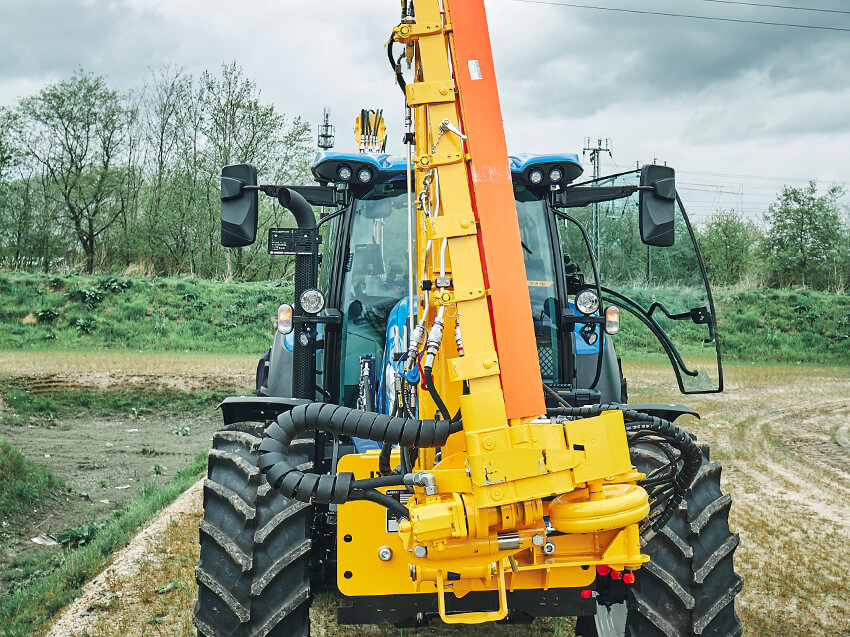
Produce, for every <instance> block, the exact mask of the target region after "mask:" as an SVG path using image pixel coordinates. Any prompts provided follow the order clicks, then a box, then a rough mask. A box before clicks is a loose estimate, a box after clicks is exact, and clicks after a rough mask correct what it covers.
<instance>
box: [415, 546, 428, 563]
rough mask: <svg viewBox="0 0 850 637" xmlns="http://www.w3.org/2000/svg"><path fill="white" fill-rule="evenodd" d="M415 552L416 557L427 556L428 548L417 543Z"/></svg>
mask: <svg viewBox="0 0 850 637" xmlns="http://www.w3.org/2000/svg"><path fill="white" fill-rule="evenodd" d="M413 554H414V555H415V556H416V557H418V558H419V559H422V558H423V557H425V556H426V555H427V554H428V549H426V548H425V547H424V546H422V545H421V544H417V545H416V546H414V547H413Z"/></svg>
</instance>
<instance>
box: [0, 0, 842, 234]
mask: <svg viewBox="0 0 850 637" xmlns="http://www.w3.org/2000/svg"><path fill="white" fill-rule="evenodd" d="M568 4H572V5H576V4H580V5H584V7H589V6H592V7H604V8H607V9H619V10H620V11H610V10H600V9H598V8H597V9H590V8H581V7H576V6H565V5H568ZM485 5H486V9H487V14H488V21H489V28H490V35H491V41H492V46H493V55H494V58H495V64H496V73H497V79H498V83H499V92H500V97H501V104H502V114H503V118H504V125H505V134H506V136H507V141H508V148H509V150H510V152H512V153H521V152H530V153H550V152H574V153H578V154H579V155H581V153H582V149H583V148H584V146H585V140H586V138H590V139H591V140H592V141H593V142H594V143H595V142H596V140H597V139H603V140H604V139H609V140H610V147H611V149H612V151H613V156H612V157H608V156H605V157H603V160H602V164H601V170H602V173H603V174H606V173H612V172H617V171H620V170H625V169H628V168H632V167H634V166H635V165H636V162H640V163H648V162H651V161H660V162H667V163H668V164H669V165H670V166H673V167H674V168H676V170H677V182H678V186H679V191H680V194H681V196H682V197H683V199H684V200H685V203H686V206H687V208H688V210H689V212H690V214H691V217H692V218H693V219H695V220H696V221H698V222H699V221H704V220H705V219H707V218H708V217H709V216H710V215H711V214H712V212H714V211H716V210H717V209H730V208H735V209H737V210H739V211H741V212H742V213H743V214H745V215H747V216H749V217H751V218H754V219H758V218H759V217H760V215H761V213H762V212H763V211H764V210H765V209H766V208H767V206H768V205H769V203H770V202H771V201H773V200H774V199H775V197H776V195H777V193H778V191H779V190H780V189H781V188H782V186H783V185H789V186H801V185H804V184H805V183H806V182H807V181H808V180H809V179H816V180H817V181H818V182H819V184H820V185H822V186H824V187H826V186H828V185H830V184H833V183H836V184H839V185H844V186H846V187H847V188H848V190H850V71H848V69H850V2H848V0H751V1H749V2H729V1H727V0H644V1H643V2H641V3H639V4H638V3H636V2H634V1H633V0H552V1H551V2H544V1H542V0H539V1H538V0H485ZM752 5H757V6H752ZM767 5H774V6H767ZM775 5H782V6H784V7H805V8H807V9H812V8H817V9H820V11H811V10H805V11H803V10H794V9H791V8H777V7H776V6H775ZM2 6H3V18H2V22H0V60H2V62H0V106H12V105H14V104H15V103H16V102H17V100H19V99H20V98H22V97H25V96H28V95H32V94H35V93H37V92H38V91H39V90H40V89H41V88H42V87H44V86H45V85H47V84H49V83H51V82H55V81H57V80H60V79H63V78H65V77H68V76H70V75H71V74H72V73H73V72H74V71H75V70H77V69H79V68H83V69H85V70H86V71H89V72H92V73H95V74H98V75H104V76H106V77H107V78H108V81H109V83H110V84H111V85H112V86H114V87H116V88H119V89H122V90H127V89H131V88H139V87H141V86H142V85H143V83H144V82H145V80H146V79H148V78H150V75H151V72H152V71H154V70H156V69H158V68H159V67H160V66H162V65H163V64H170V65H175V66H177V67H181V68H183V69H184V70H185V71H187V72H189V73H193V74H199V73H200V72H201V71H203V70H204V69H210V70H216V69H218V68H219V67H220V66H221V65H222V64H224V63H229V62H232V61H236V62H237V63H238V64H239V65H240V66H242V67H243V68H244V70H245V74H246V75H247V76H248V77H250V78H253V79H254V80H255V81H256V82H257V84H258V86H259V88H260V89H261V91H262V95H263V98H264V99H265V100H267V101H268V102H270V103H273V104H274V105H275V106H276V107H277V108H278V110H279V111H281V112H283V113H285V114H287V115H290V116H294V115H299V116H301V117H303V118H305V119H306V120H308V121H310V122H311V123H312V124H313V128H314V130H315V125H316V124H318V123H319V120H320V119H321V116H322V109H323V107H325V106H328V107H330V109H331V121H332V123H333V124H334V125H335V126H336V138H337V146H336V148H337V149H338V150H354V148H355V146H354V141H353V134H352V131H353V124H354V118H355V116H356V114H357V113H358V112H359V110H360V109H361V108H383V109H384V113H385V116H386V118H387V121H388V126H389V145H388V150H389V151H390V152H401V151H402V144H401V137H402V134H403V130H402V118H403V102H402V96H401V92H400V91H399V89H398V88H397V87H396V86H395V85H394V83H393V77H392V74H391V73H390V69H389V64H388V62H387V58H386V53H385V51H384V48H383V47H384V44H385V43H386V41H387V37H388V35H389V33H390V31H391V29H392V27H393V26H394V25H395V24H396V23H397V22H398V18H399V15H398V13H399V11H398V8H399V2H398V0H365V1H363V2H349V1H345V2H343V1H341V0H331V1H330V2H318V1H315V0H314V1H313V2H303V1H297V0H248V1H244V0H243V2H241V3H238V2H233V1H232V0H230V1H228V2H224V1H223V0H2ZM622 10H627V11H626V12H624V11H622ZM628 11H631V12H628ZM634 11H646V12H658V13H678V14H685V15H689V16H701V17H710V18H722V19H723V20H724V21H721V20H706V19H698V18H696V17H691V18H681V17H674V16H665V15H648V14H641V13H635V12H634ZM733 20H739V21H757V22H773V23H784V24H792V25H806V26H808V27H827V28H820V29H816V28H799V27H792V26H776V25H766V24H750V23H741V22H733ZM841 29H843V30H841ZM584 164H585V174H586V175H590V174H591V173H592V168H591V166H590V162H589V161H588V160H587V158H585V159H584ZM848 200H850V198H845V201H848Z"/></svg>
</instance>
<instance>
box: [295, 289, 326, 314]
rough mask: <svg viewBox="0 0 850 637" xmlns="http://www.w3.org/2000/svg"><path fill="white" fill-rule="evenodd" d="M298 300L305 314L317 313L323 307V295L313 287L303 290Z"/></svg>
mask: <svg viewBox="0 0 850 637" xmlns="http://www.w3.org/2000/svg"><path fill="white" fill-rule="evenodd" d="M298 302H299V303H300V304H301V309H302V310H304V311H305V312H307V314H318V313H319V312H321V311H322V310H323V309H325V295H324V294H322V293H321V292H320V291H319V290H317V289H315V288H310V289H309V290H304V291H303V292H302V293H301V298H300V299H298Z"/></svg>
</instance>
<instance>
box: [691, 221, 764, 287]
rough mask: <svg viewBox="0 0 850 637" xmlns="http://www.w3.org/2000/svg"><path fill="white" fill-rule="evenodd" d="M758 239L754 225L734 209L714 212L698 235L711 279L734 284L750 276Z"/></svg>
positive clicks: (725, 283)
mask: <svg viewBox="0 0 850 637" xmlns="http://www.w3.org/2000/svg"><path fill="white" fill-rule="evenodd" d="M758 238H759V230H758V227H757V226H756V224H755V223H753V222H752V221H747V220H746V219H744V218H742V217H741V215H740V214H738V213H737V212H736V211H734V210H720V211H718V212H716V213H714V214H713V215H712V216H711V217H710V218H709V220H708V222H707V223H706V224H705V226H704V228H702V229H701V231H700V232H699V234H698V239H699V244H700V249H701V251H702V256H703V259H704V260H705V268H706V270H707V271H708V276H709V279H710V280H711V281H712V282H713V283H715V284H717V285H735V284H736V283H740V281H741V280H742V279H743V278H744V277H745V276H746V275H747V273H748V272H749V270H750V267H751V265H752V259H753V250H754V247H755V245H756V242H757V241H758Z"/></svg>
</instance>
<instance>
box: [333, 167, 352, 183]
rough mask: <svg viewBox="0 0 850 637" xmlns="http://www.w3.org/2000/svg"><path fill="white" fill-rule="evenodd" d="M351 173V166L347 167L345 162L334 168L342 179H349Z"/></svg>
mask: <svg viewBox="0 0 850 637" xmlns="http://www.w3.org/2000/svg"><path fill="white" fill-rule="evenodd" d="M352 174H353V173H352V172H351V168H349V167H348V166H346V165H345V164H343V165H342V166H340V167H339V168H337V169H336V176H337V177H339V178H340V179H342V180H343V181H348V180H349V179H351V175H352Z"/></svg>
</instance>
